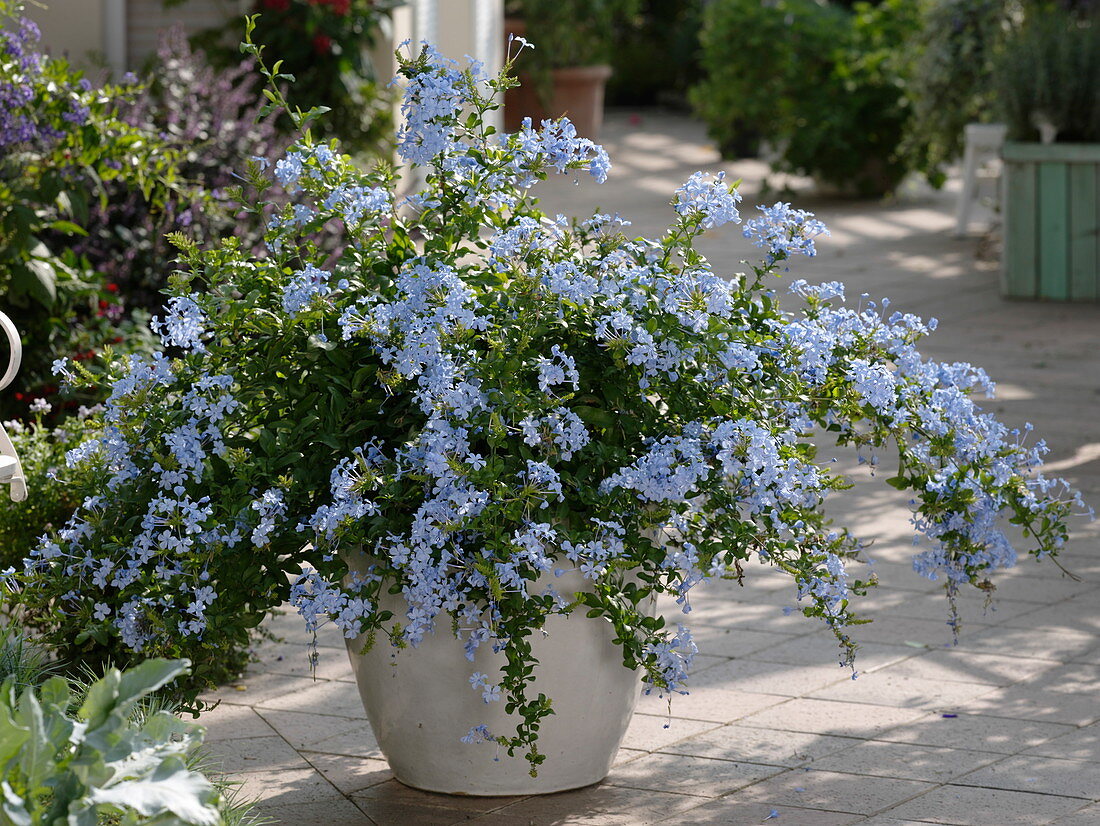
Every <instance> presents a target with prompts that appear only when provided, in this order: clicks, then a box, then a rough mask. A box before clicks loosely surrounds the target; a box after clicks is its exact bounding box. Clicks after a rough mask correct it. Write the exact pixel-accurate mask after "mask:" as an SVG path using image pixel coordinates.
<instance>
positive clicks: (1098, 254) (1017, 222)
mask: <svg viewBox="0 0 1100 826" xmlns="http://www.w3.org/2000/svg"><path fill="white" fill-rule="evenodd" d="M1003 152H1004V161H1005V167H1004V175H1005V194H1004V197H1005V217H1004V268H1003V271H1002V279H1001V287H1002V292H1003V293H1004V295H1006V296H1008V297H1011V298H1040V299H1048V300H1053V301H1097V300H1100V144H1071V143H1051V144H1042V143H1006V144H1005V145H1004V150H1003Z"/></svg>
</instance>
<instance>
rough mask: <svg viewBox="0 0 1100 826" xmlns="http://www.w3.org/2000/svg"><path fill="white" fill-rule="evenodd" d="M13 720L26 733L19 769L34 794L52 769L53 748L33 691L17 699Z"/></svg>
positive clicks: (28, 690) (20, 753)
mask: <svg viewBox="0 0 1100 826" xmlns="http://www.w3.org/2000/svg"><path fill="white" fill-rule="evenodd" d="M15 719H16V722H17V724H18V725H19V726H20V727H22V728H24V729H26V731H27V739H26V740H25V741H24V742H23V747H22V748H21V749H20V751H19V768H20V769H21V770H22V772H23V774H24V775H25V776H26V778H27V788H28V789H30V790H31V791H32V792H34V791H37V790H38V789H39V788H41V786H42V784H43V783H45V781H46V779H47V778H48V777H49V776H50V774H51V772H52V770H53V768H54V763H53V755H54V751H55V748H54V744H52V743H50V741H49V738H48V736H47V733H46V721H45V719H44V717H43V716H42V707H41V706H40V705H39V704H38V698H37V697H36V696H35V694H34V690H33V689H29V688H28V689H27V690H26V691H24V692H23V694H22V695H21V696H20V697H19V708H18V710H17V711H16V713H15Z"/></svg>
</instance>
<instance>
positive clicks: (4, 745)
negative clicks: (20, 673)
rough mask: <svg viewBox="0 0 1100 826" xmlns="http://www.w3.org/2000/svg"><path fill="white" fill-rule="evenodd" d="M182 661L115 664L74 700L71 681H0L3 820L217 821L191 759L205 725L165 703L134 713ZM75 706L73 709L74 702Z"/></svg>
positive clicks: (34, 825) (210, 824)
mask: <svg viewBox="0 0 1100 826" xmlns="http://www.w3.org/2000/svg"><path fill="white" fill-rule="evenodd" d="M187 669H188V663H187V661H186V660H176V661H171V660H148V661H146V662H144V663H142V664H141V665H139V666H136V667H135V668H132V669H130V670H128V671H125V672H120V671H119V670H118V669H115V668H112V669H109V670H108V671H107V673H106V674H105V675H104V676H103V678H102V679H99V680H97V681H96V682H94V683H92V684H91V686H89V688H88V690H87V693H86V694H85V696H84V698H83V702H82V703H80V704H79V706H77V702H78V700H77V698H76V696H75V695H74V692H73V690H72V687H71V686H70V684H69V682H68V681H67V680H65V679H64V678H62V677H51V678H50V679H49V680H47V681H46V682H45V683H44V684H43V685H42V686H41V688H39V689H34V688H25V689H24V690H23V691H17V690H16V686H15V684H14V682H13V681H12V680H11V679H9V680H6V681H5V682H4V684H3V686H0V824H2V826H54V824H66V826H96V824H97V823H99V822H100V818H101V817H103V816H111V817H112V818H113V820H114V821H115V822H117V823H119V824H122V826H126V825H127V824H158V826H176V825H177V824H179V826H183V824H188V825H190V824H193V825H194V826H218V824H220V823H221V815H220V813H219V800H220V798H219V795H218V793H217V791H216V790H215V789H214V787H213V786H212V785H211V783H210V781H209V780H207V779H206V778H205V777H204V776H203V775H202V774H200V773H198V772H196V771H193V770H192V769H191V768H189V767H188V761H189V760H190V759H191V757H192V756H193V755H194V753H195V751H196V750H197V749H198V747H199V746H200V745H201V743H202V729H201V727H200V726H198V725H197V724H195V723H188V722H185V721H183V720H181V719H179V718H178V717H176V716H175V715H174V714H172V713H171V712H169V711H166V710H159V711H152V712H151V713H147V714H144V715H137V716H136V717H135V716H134V714H133V712H134V711H135V709H136V708H137V707H138V704H139V703H141V701H142V700H143V698H145V697H147V696H148V695H149V694H151V693H152V692H154V691H156V690H157V689H159V688H161V687H162V686H164V685H166V684H168V683H169V682H171V681H172V680H174V679H176V678H177V677H179V676H181V675H183V674H185V673H186V672H187ZM74 707H75V708H76V711H75V713H74V711H73V709H74Z"/></svg>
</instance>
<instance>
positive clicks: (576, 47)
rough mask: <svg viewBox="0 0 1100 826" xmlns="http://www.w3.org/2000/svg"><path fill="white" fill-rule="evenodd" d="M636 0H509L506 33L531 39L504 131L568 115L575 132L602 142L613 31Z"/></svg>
mask: <svg viewBox="0 0 1100 826" xmlns="http://www.w3.org/2000/svg"><path fill="white" fill-rule="evenodd" d="M637 7H638V0H508V2H506V3H505V14H506V15H507V17H506V19H505V29H506V30H507V31H508V32H509V39H510V38H511V37H512V36H521V37H527V39H529V40H530V41H531V43H532V44H533V45H534V46H535V48H534V49H528V50H524V52H523V56H522V58H521V59H520V60H519V61H518V62H517V64H516V69H517V71H518V72H519V73H520V81H521V83H520V85H519V86H517V87H514V88H512V89H510V90H509V91H508V92H507V94H506V95H505V100H504V125H505V129H507V130H508V131H510V132H515V131H516V130H518V129H519V128H520V124H521V123H522V121H523V119H524V118H527V117H529V118H531V119H532V120H534V121H535V122H536V123H538V122H539V121H542V120H543V119H545V118H558V117H561V116H562V115H568V117H569V119H570V121H571V122H572V123H573V125H574V126H575V127H576V129H577V134H578V135H580V136H581V137H585V138H589V139H591V140H598V139H599V134H600V128H601V126H602V125H603V98H604V88H605V86H606V84H607V79H608V78H609V77H611V67H610V66H609V65H608V60H609V52H610V49H611V44H612V42H613V33H614V32H615V30H616V28H617V27H621V26H622V25H624V23H625V21H626V20H627V19H628V18H629V17H630V16H631V15H632V14H634V13H635V12H636V11H637Z"/></svg>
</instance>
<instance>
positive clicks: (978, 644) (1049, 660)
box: [201, 114, 1100, 826]
mask: <svg viewBox="0 0 1100 826" xmlns="http://www.w3.org/2000/svg"><path fill="white" fill-rule="evenodd" d="M606 144H607V146H608V149H609V150H610V152H611V156H612V160H613V161H614V162H615V163H616V166H615V168H614V169H613V171H612V174H611V177H610V178H609V180H608V182H607V184H606V185H604V186H603V187H596V186H594V185H592V184H587V183H583V182H582V183H581V184H579V185H576V186H574V185H573V183H572V182H571V181H570V180H559V181H552V182H550V183H549V184H548V185H547V186H546V187H545V192H546V194H545V196H544V206H545V207H546V208H547V209H548V211H551V212H557V211H561V212H571V213H574V214H581V213H586V212H589V211H591V210H592V209H593V208H594V207H595V206H597V205H599V206H602V207H604V210H605V211H615V210H616V209H619V210H621V211H622V212H623V213H624V215H626V216H628V217H630V218H631V219H632V220H633V221H634V229H635V230H636V231H638V232H640V233H657V232H659V231H660V230H661V229H662V228H663V227H664V226H665V225H666V223H667V220H668V218H669V216H670V214H671V212H670V209H669V207H668V205H667V204H668V199H669V196H670V194H671V193H672V191H673V190H674V189H675V187H676V186H678V185H679V184H680V183H681V182H682V181H683V180H685V179H686V178H687V176H688V175H689V174H690V173H691V172H692V171H694V170H695V169H697V168H705V169H711V170H714V169H718V168H725V169H727V170H728V171H729V175H730V177H731V178H733V179H737V178H742V179H744V185H743V186H742V191H743V192H746V193H755V192H756V191H758V189H759V187H760V185H761V182H762V180H763V178H764V173H765V171H766V170H765V168H764V166H763V165H762V164H760V163H757V162H740V163H733V164H721V163H719V161H718V158H717V156H716V155H715V153H714V152H713V150H712V149H711V148H709V147H708V146H707V145H706V141H705V137H704V135H703V132H702V129H701V127H700V126H699V125H698V124H696V123H694V122H692V121H689V120H686V119H680V118H674V117H669V116H660V115H652V114H645V115H644V116H642V117H640V118H639V117H637V116H627V115H625V114H624V115H620V116H613V117H611V118H610V120H609V123H608V125H607V128H606ZM788 183H790V184H791V185H792V186H794V187H795V188H796V189H797V188H799V187H800V186H803V185H804V184H805V182H800V181H797V180H792V181H789V182H788ZM956 183H957V182H956ZM773 200H774V198H773ZM794 200H795V201H796V206H800V207H804V208H808V209H811V210H813V211H815V212H817V213H818V215H819V217H821V218H823V219H824V220H825V221H826V223H827V224H828V225H829V226H830V228H831V229H832V237H831V238H830V239H826V240H824V241H823V242H821V243H820V244H819V248H820V255H819V256H818V258H816V259H815V260H813V261H807V262H801V261H800V262H797V266H796V267H795V272H794V273H793V274H792V275H793V277H805V278H806V279H807V280H810V281H823V280H833V279H839V280H842V281H844V282H846V283H847V284H848V295H849V297H850V298H855V297H858V296H859V295H860V293H863V292H867V293H870V294H871V295H872V296H873V297H875V298H878V297H881V296H888V297H889V298H891V300H892V301H893V306H894V307H896V308H901V309H903V310H907V311H912V312H915V313H918V314H920V315H924V316H926V317H927V316H936V317H938V318H939V320H940V328H939V330H938V332H937V333H936V334H935V335H934V336H933V337H932V338H931V339H930V340H928V341H927V342H926V343H925V346H924V348H923V349H924V351H925V352H926V354H927V355H930V356H933V357H935V358H939V359H950V360H967V361H972V362H974V363H976V364H980V365H982V366H984V367H985V368H986V369H987V370H988V371H989V373H990V375H991V376H992V377H993V378H994V380H999V394H998V398H997V400H996V401H993V402H990V403H989V404H988V407H989V408H990V409H992V410H995V411H996V412H997V413H998V414H1000V415H1001V416H1002V417H1003V418H1004V419H1005V420H1006V421H1008V422H1009V423H1011V424H1013V425H1019V424H1022V423H1023V422H1024V421H1033V422H1035V423H1036V424H1037V426H1038V429H1039V431H1040V432H1041V433H1042V435H1043V436H1044V437H1045V438H1046V439H1047V441H1048V443H1049V444H1050V446H1051V448H1052V452H1051V455H1050V457H1049V459H1050V461H1051V462H1052V463H1053V466H1054V468H1055V469H1056V470H1057V471H1058V472H1060V473H1061V474H1063V475H1065V476H1067V477H1068V478H1069V479H1070V480H1071V481H1073V482H1074V483H1076V484H1077V485H1078V486H1079V487H1080V488H1081V489H1082V490H1083V491H1084V492H1085V494H1086V498H1087V499H1088V500H1089V501H1090V502H1092V503H1093V504H1096V503H1100V415H1098V412H1100V307H1095V306H1068V305H1054V304H1036V303H1011V302H1007V301H1005V300H1003V299H1001V298H1000V297H999V295H998V289H997V279H998V272H997V266H996V263H995V262H994V261H989V260H980V259H979V257H978V248H979V242H978V240H977V239H976V238H973V237H971V238H966V239H954V238H952V237H951V230H952V228H953V210H954V196H953V195H952V193H951V192H950V190H949V191H948V192H939V193H936V192H931V191H928V190H926V189H921V188H919V187H915V188H913V189H912V190H909V191H905V192H903V194H902V195H901V196H900V197H899V198H897V199H895V200H893V201H890V202H886V203H870V204H869V203H851V202H842V201H830V200H826V199H823V198H821V197H818V196H814V195H805V196H803V195H796V196H795V198H794ZM755 203H757V201H756V200H755V199H754V197H751V196H750V197H747V199H746V203H745V204H743V207H744V208H743V210H742V212H743V213H748V212H751V211H752V210H751V205H754V204H755ZM701 248H702V249H703V251H704V252H705V253H706V254H707V255H708V256H709V257H710V259H711V260H712V261H713V262H714V263H715V267H716V269H718V270H719V271H721V270H722V269H727V270H733V269H737V268H738V265H737V262H738V261H740V260H741V259H742V258H751V257H752V253H753V250H752V248H751V247H749V246H748V244H747V242H745V240H744V239H743V238H741V236H740V234H739V232H738V230H737V228H736V227H724V228H722V229H719V230H715V231H712V232H711V233H709V234H708V235H707V236H706V237H705V238H704V239H702V243H701ZM836 455H837V458H838V460H839V461H840V463H841V464H842V465H843V466H845V467H850V468H851V469H852V471H853V472H854V474H855V478H856V487H857V489H858V492H859V493H860V494H861V495H860V496H859V497H851V498H855V499H858V506H857V507H853V506H852V503H851V501H849V502H848V503H847V507H846V508H845V509H844V510H840V509H838V510H837V516H838V518H840V519H841V520H847V524H849V525H850V526H851V527H853V528H854V529H855V530H856V532H857V533H859V534H861V535H863V536H865V537H873V538H874V539H875V544H874V545H873V547H872V549H871V551H870V554H871V556H872V557H873V558H874V559H875V560H876V563H875V568H876V570H877V572H878V576H879V578H880V580H881V581H882V583H883V587H881V588H879V589H877V592H876V593H873V594H872V595H870V596H869V597H868V598H866V599H864V600H863V606H864V608H865V609H866V613H867V614H868V615H869V616H872V617H874V618H875V622H874V623H873V624H871V625H869V626H861V627H860V628H859V629H857V630H858V631H859V633H858V635H857V636H858V638H859V639H860V640H861V641H862V642H863V648H862V650H861V652H860V655H859V662H858V665H859V667H860V669H861V672H862V673H861V676H860V677H859V679H857V680H855V681H853V680H851V679H849V676H850V674H849V672H847V671H845V670H843V669H840V668H838V667H837V666H836V664H835V661H834V653H835V645H834V644H831V643H830V639H831V637H830V635H829V634H828V633H827V632H825V631H823V630H821V629H820V628H818V627H817V626H816V625H815V624H814V623H813V622H812V621H810V620H806V619H805V618H803V617H800V616H797V615H796V616H785V615H784V614H783V612H782V611H781V610H780V609H781V608H782V607H783V606H785V605H790V604H791V603H792V594H791V591H790V588H789V587H788V586H787V583H786V580H785V579H779V578H777V577H776V576H771V575H769V574H770V572H769V571H768V570H766V569H764V568H760V569H754V570H752V571H751V572H750V574H751V575H750V576H749V577H748V578H747V580H746V584H745V587H743V588H741V587H738V586H737V585H736V584H723V585H719V586H716V587H713V588H712V587H707V588H706V589H701V591H700V592H699V593H698V596H697V597H696V598H695V599H694V607H695V610H694V611H693V613H692V615H691V620H692V625H693V628H694V629H695V631H696V639H697V641H698V644H699V648H700V652H701V654H700V656H699V658H698V662H697V666H696V674H695V682H694V685H695V687H694V688H693V691H692V693H691V695H689V696H686V697H681V698H678V699H677V700H676V701H675V702H674V703H673V705H672V716H671V719H670V718H669V717H668V712H667V709H666V707H665V706H664V704H663V703H662V702H661V701H657V700H654V699H649V698H643V700H642V702H641V703H640V705H639V709H638V714H637V715H636V716H635V718H634V721H633V723H632V725H631V728H630V730H629V732H628V734H627V737H626V741H625V743H624V746H623V749H622V751H621V753H620V755H619V758H618V762H617V764H616V766H615V769H614V770H613V771H612V773H611V775H610V777H609V778H608V779H607V781H606V782H604V783H602V784H600V785H598V786H595V787H591V788H587V789H582V790H579V791H575V792H568V793H563V794H557V795H551V796H545V797H530V798H452V797H446V796H442V795H434V794H427V793H423V792H418V791H414V790H411V789H408V788H405V787H404V786H402V785H400V784H399V783H397V782H396V781H395V780H393V779H392V776H391V775H390V773H389V770H388V768H387V765H386V763H385V761H384V760H383V759H382V755H381V753H380V752H379V751H378V748H377V745H376V744H375V741H374V738H373V736H372V735H371V732H370V728H369V726H368V724H367V722H366V720H365V719H364V715H363V710H362V707H361V705H360V703H359V698H358V695H357V693H356V688H355V685H354V683H353V682H352V681H351V680H352V676H351V670H350V667H349V666H348V663H347V658H346V657H345V655H344V653H343V651H342V650H341V649H342V641H341V639H340V637H339V634H338V633H336V634H333V633H326V634H324V635H322V637H321V639H320V640H319V644H320V646H321V659H320V664H319V667H318V670H317V674H316V679H314V678H313V677H311V676H310V674H309V668H308V665H307V662H306V652H305V647H304V642H305V634H304V632H303V631H302V630H301V624H300V622H298V621H297V618H296V617H295V616H294V615H293V614H288V615H285V616H280V617H277V618H275V619H274V620H273V621H272V622H271V623H270V624H269V628H270V630H271V631H273V632H274V633H275V634H277V635H279V636H280V637H281V638H282V640H283V641H282V642H278V643H274V642H270V643H265V644H263V645H261V646H259V647H258V649H257V651H256V654H257V657H258V660H259V661H258V662H257V663H256V664H255V665H254V666H253V667H251V668H250V670H249V672H248V673H247V674H246V675H245V677H243V678H242V680H241V682H240V683H239V684H237V685H234V686H227V687H225V688H223V689H221V690H220V691H218V692H217V693H216V694H214V695H212V696H213V697H216V698H217V699H220V700H221V701H222V703H221V705H220V706H219V707H217V708H216V709H214V710H213V711H211V712H209V713H208V714H206V715H204V716H203V718H202V721H201V722H203V723H205V724H206V725H207V727H208V730H209V733H208V739H209V741H210V743H211V746H212V750H213V752H214V754H215V756H216V757H217V758H219V759H220V760H221V761H222V763H223V766H224V770H225V771H226V772H228V773H229V774H231V775H232V776H233V777H234V778H235V779H237V780H239V781H240V782H241V783H242V784H243V792H244V794H246V795H253V796H258V797H260V798H262V806H263V810H264V811H265V813H267V814H269V815H270V816H271V817H273V818H274V819H275V820H276V821H277V822H280V823H287V824H296V826H311V825H312V824H324V826H341V825H342V824H349V826H350V825H351V824H377V826H428V825H429V824H430V826H445V824H454V823H464V824H465V823H470V824H479V826H564V824H585V825H586V826H611V824H622V825H623V826H627V825H629V826H634V825H635V824H649V823H663V824H681V825H682V826H687V824H699V825H700V826H702V825H703V824H756V823H772V822H775V823H777V824H780V825H781V826H782V824H791V825H792V826H844V825H846V824H857V823H858V824H866V825H867V826H887V824H889V825H890V826H905V824H916V823H941V824H958V825H959V826H1008V824H1026V826H1037V825H1038V824H1048V823H1057V824H1060V825H1061V826H1087V825H1088V824H1091V825H1092V826H1097V824H1100V541H1098V540H1100V529H1098V528H1097V526H1096V525H1095V524H1093V525H1090V524H1087V523H1085V522H1084V520H1080V521H1079V522H1077V523H1075V530H1074V541H1073V542H1071V544H1070V546H1069V548H1068V549H1067V551H1066V553H1065V555H1064V560H1065V563H1066V565H1067V567H1068V568H1070V569H1071V570H1072V571H1073V572H1074V573H1075V574H1076V575H1077V576H1078V577H1079V580H1074V579H1070V578H1067V577H1065V576H1063V575H1062V572H1061V571H1060V570H1059V569H1058V568H1057V567H1055V566H1054V565H1053V564H1051V563H1050V562H1043V563H1040V564H1035V563H1033V562H1030V561H1025V562H1024V563H1023V564H1022V565H1021V566H1020V567H1019V568H1017V569H1015V570H1013V571H1009V572H1006V574H1004V575H1002V576H1001V577H1000V578H999V582H1000V583H1001V584H1000V587H999V589H998V594H999V598H998V600H997V602H996V603H995V610H994V609H993V608H991V609H989V610H983V603H982V600H981V598H980V597H978V596H970V597H969V598H968V599H966V600H965V601H964V603H963V605H962V611H963V615H964V619H965V625H964V627H963V629H962V638H961V641H960V643H959V645H958V646H952V645H951V644H950V638H951V635H950V630H949V629H948V627H947V626H946V624H945V619H946V605H945V601H944V599H943V597H942V594H938V593H936V592H937V586H936V584H935V583H931V582H927V581H924V580H922V579H920V578H918V577H917V576H916V575H915V574H913V573H912V571H911V570H909V566H908V564H907V558H908V555H909V554H910V553H911V550H912V549H911V545H910V542H909V532H908V530H907V528H908V511H907V510H906V508H905V498H904V496H902V495H900V494H898V493H897V492H896V491H894V490H892V489H890V488H889V487H888V486H886V485H884V484H881V481H880V480H878V479H871V478H869V476H868V475H867V474H866V472H865V468H860V467H858V465H857V463H856V462H855V460H854V458H853V457H850V456H847V455H846V454H841V453H837V454H836ZM882 464H883V466H884V467H885V468H889V457H882ZM851 498H850V499H851ZM673 608H675V606H673ZM671 613H673V612H670V614H671ZM666 724H668V725H666Z"/></svg>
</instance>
